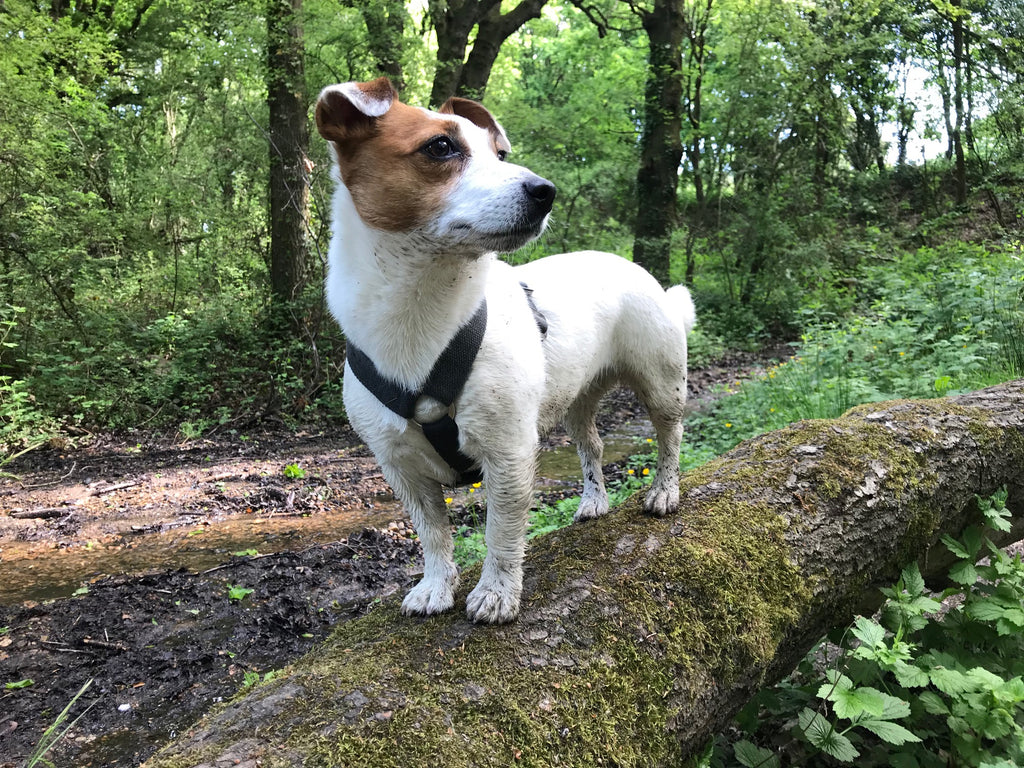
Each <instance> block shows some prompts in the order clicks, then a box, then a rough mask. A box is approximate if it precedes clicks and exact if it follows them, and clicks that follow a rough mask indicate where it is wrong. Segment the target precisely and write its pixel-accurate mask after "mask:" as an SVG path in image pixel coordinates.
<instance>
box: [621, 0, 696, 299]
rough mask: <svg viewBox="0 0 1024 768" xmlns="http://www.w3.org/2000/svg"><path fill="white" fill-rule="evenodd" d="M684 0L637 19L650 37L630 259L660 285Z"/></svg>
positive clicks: (676, 140) (673, 174)
mask: <svg viewBox="0 0 1024 768" xmlns="http://www.w3.org/2000/svg"><path fill="white" fill-rule="evenodd" d="M684 5H685V0H655V2H654V7H653V8H652V10H650V11H645V12H643V15H642V16H641V21H642V22H643V27H644V30H645V31H646V32H647V37H648V39H649V40H650V55H649V59H648V65H647V86H646V93H645V96H644V125H643V133H642V135H641V137H640V168H639V170H638V171H637V176H636V188H637V189H636V195H637V213H636V227H635V229H634V232H633V261H635V262H636V263H637V264H640V265H642V266H643V267H645V268H646V269H647V271H648V272H650V273H651V274H652V275H654V277H655V278H657V280H658V282H660V283H661V284H662V285H667V284H668V280H669V274H668V273H669V261H670V257H671V246H672V231H673V230H674V229H675V225H676V213H677V202H676V186H677V185H678V183H679V162H680V160H682V157H683V142H682V136H681V132H682V127H683V115H682V97H683V85H682V67H683V65H682V45H683V36H684V34H685V18H684V12H685V8H684Z"/></svg>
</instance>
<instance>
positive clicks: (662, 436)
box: [637, 374, 686, 517]
mask: <svg viewBox="0 0 1024 768" xmlns="http://www.w3.org/2000/svg"><path fill="white" fill-rule="evenodd" d="M666 384H667V386H666ZM637 394H638V395H639V396H640V399H641V400H642V401H643V402H644V405H645V407H646V408H647V412H648V414H650V417H651V422H652V423H653V424H654V431H655V433H656V434H657V436H658V466H657V469H656V471H655V475H654V481H653V482H652V483H651V487H650V488H649V489H648V491H647V496H646V498H645V499H644V512H646V513H647V514H649V515H655V516H657V517H662V516H664V515H668V514H671V513H673V512H675V511H676V510H677V509H678V508H679V447H680V445H681V444H682V442H683V415H684V412H685V411H684V406H685V404H686V376H685V374H684V375H683V376H682V377H681V378H677V379H676V381H675V383H674V384H670V383H668V382H666V383H662V384H660V386H654V387H644V388H640V389H638V391H637Z"/></svg>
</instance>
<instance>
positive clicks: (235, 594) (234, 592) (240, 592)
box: [228, 584, 254, 600]
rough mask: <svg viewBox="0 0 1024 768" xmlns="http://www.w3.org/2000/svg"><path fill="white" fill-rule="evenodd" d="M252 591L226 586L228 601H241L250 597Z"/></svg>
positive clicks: (245, 588)
mask: <svg viewBox="0 0 1024 768" xmlns="http://www.w3.org/2000/svg"><path fill="white" fill-rule="evenodd" d="M253 591H254V590H252V589H248V588H247V587H236V586H234V585H232V584H228V600H241V599H243V598H245V597H248V596H249V595H251V594H252V593H253Z"/></svg>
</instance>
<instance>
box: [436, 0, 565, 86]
mask: <svg viewBox="0 0 1024 768" xmlns="http://www.w3.org/2000/svg"><path fill="white" fill-rule="evenodd" d="M546 2H547V0H523V1H522V2H521V3H519V4H518V5H517V6H516V7H515V8H513V9H512V10H510V11H509V12H508V13H502V12H501V5H500V4H499V5H495V6H493V7H492V8H491V10H490V11H488V12H487V13H486V14H484V15H483V16H482V17H481V18H480V21H479V22H478V24H477V31H476V37H475V38H474V39H473V50H471V51H470V52H469V58H468V59H467V60H466V64H465V66H464V67H462V71H461V72H460V73H459V82H458V85H457V86H456V87H455V93H456V95H458V96H463V97H465V98H467V99H477V100H479V99H482V98H483V97H484V91H485V90H486V88H487V81H488V80H489V79H490V77H491V69H492V68H493V67H494V62H495V61H496V60H497V58H498V52H499V51H500V50H501V45H502V43H504V42H505V41H506V40H508V38H510V37H511V36H512V35H513V34H515V32H516V31H517V30H518V29H519V28H520V27H522V26H523V25H524V24H525V23H526V22H528V21H530V19H536V18H537V17H538V16H540V12H541V9H542V8H543V7H544V4H545V3H546Z"/></svg>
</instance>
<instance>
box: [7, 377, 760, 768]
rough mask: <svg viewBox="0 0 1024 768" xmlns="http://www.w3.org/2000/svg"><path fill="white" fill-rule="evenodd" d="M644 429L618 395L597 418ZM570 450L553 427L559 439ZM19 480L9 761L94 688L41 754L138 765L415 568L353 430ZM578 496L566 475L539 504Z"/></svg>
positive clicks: (143, 448) (698, 386)
mask: <svg viewBox="0 0 1024 768" xmlns="http://www.w3.org/2000/svg"><path fill="white" fill-rule="evenodd" d="M756 367H757V361H756V360H752V359H739V360H731V361H727V362H725V363H723V364H722V365H719V366H715V367H714V368H709V369H705V370H701V371H695V372H693V374H692V375H691V388H692V389H693V392H692V393H691V394H693V395H696V396H697V399H698V400H700V399H703V398H707V397H708V393H710V392H711V391H712V389H713V388H714V385H715V384H718V383H724V382H727V381H731V380H734V379H736V378H738V377H742V376H743V375H745V374H746V373H748V372H749V371H750V370H751V369H754V368H756ZM642 418H643V413H642V411H641V410H640V409H639V407H638V406H637V405H636V402H635V400H633V399H632V397H631V396H629V395H627V394H626V393H619V394H616V395H614V396H613V397H611V398H609V400H608V404H607V406H606V407H605V409H604V411H603V414H602V424H601V426H602V429H603V430H604V431H607V430H614V429H616V428H618V427H622V426H623V425H628V424H634V423H635V422H636V421H637V420H638V419H642ZM640 429H641V430H642V427H641V428H640ZM565 442H566V440H565V437H564V435H561V434H555V435H552V436H551V437H550V438H549V440H548V446H549V447H552V446H560V445H564V444H565ZM9 469H11V471H13V472H14V473H16V474H17V476H18V477H17V479H9V478H8V479H2V480H0V685H2V686H5V687H4V688H0V768H8V767H10V768H13V766H16V765H21V764H22V763H23V761H24V759H25V758H26V757H27V755H28V754H29V753H30V752H31V750H32V749H33V748H34V746H35V745H36V744H37V743H38V742H39V739H40V735H41V734H42V732H43V731H44V729H45V728H46V727H47V726H48V725H50V724H51V723H53V722H54V720H55V719H56V717H57V715H58V714H59V713H60V711H61V710H62V709H63V707H64V706H65V705H66V704H67V703H68V702H69V701H71V699H72V698H73V697H74V695H75V694H76V692H77V691H78V690H79V689H80V688H81V686H82V685H83V684H84V683H85V682H86V681H88V680H92V681H93V682H92V684H91V686H90V688H89V690H88V691H87V692H86V694H85V695H83V696H82V698H81V700H80V701H79V702H78V703H77V704H76V706H75V708H74V710H73V714H74V715H78V714H80V713H81V712H83V711H85V710H86V708H87V707H90V708H89V709H88V711H87V712H86V714H85V715H84V716H83V717H82V719H81V720H80V721H79V722H78V723H77V725H76V726H75V728H74V729H73V730H72V731H71V732H70V734H69V736H68V737H67V738H66V739H65V740H64V741H62V742H61V744H60V745H59V746H58V747H57V749H56V750H55V751H54V752H52V753H51V754H50V759H51V760H52V761H53V762H54V763H55V764H56V765H57V766H72V765H74V766H135V765H138V764H139V763H140V762H141V761H142V760H143V759H145V758H146V757H147V756H149V755H150V754H152V752H153V751H154V750H155V749H156V748H157V747H159V746H160V745H161V744H162V743H164V742H165V741H166V740H167V739H169V738H171V737H173V736H174V735H175V734H176V733H177V732H179V731H180V730H181V729H183V728H186V727H188V725H189V724H190V723H192V722H193V721H194V720H195V719H196V718H197V717H198V716H199V715H201V714H202V713H203V712H204V711H206V710H207V709H208V708H209V707H210V706H211V705H213V704H214V703H216V702H217V701H220V700H221V699H223V698H224V697H228V696H231V695H233V694H234V693H235V692H236V691H238V690H239V689H240V688H241V687H243V686H244V685H247V684H251V683H252V682H254V681H255V680H256V679H258V677H259V676H260V675H265V674H267V673H268V672H271V671H272V670H273V669H275V668H278V667H280V666H281V665H283V664H284V663H286V662H287V661H288V660H289V659H292V658H295V657H296V656H298V655H299V654H301V653H303V652H305V651H306V650H308V649H309V648H310V647H311V646H312V645H313V644H314V643H316V642H317V641H318V640H319V639H321V638H322V637H324V636H325V634H326V633H327V632H328V631H329V629H330V627H331V626H332V625H334V624H336V623H337V622H339V621H344V620H347V619H349V618H352V617H354V616H357V615H359V614H360V613H361V612H363V611H364V610H365V609H366V607H367V606H368V605H369V604H370V603H372V602H373V601H374V600H376V599H379V598H380V597H382V596H386V595H389V594H391V593H393V592H395V591H398V590H401V589H404V588H406V587H407V586H409V585H410V583H411V582H412V581H413V580H414V579H415V578H416V577H417V576H418V574H419V571H420V569H421V567H422V566H421V561H420V553H419V545H418V543H417V542H416V541H415V539H414V538H412V534H411V531H410V530H409V528H408V527H407V525H406V523H405V521H404V516H403V513H402V511H401V508H400V506H399V505H397V504H396V503H395V501H394V499H393V498H392V496H391V494H390V490H389V489H388V487H387V485H386V484H385V483H384V480H383V478H382V477H381V475H380V471H379V469H378V467H377V465H376V464H375V463H374V461H373V459H372V457H371V456H370V455H369V453H368V452H367V451H366V449H365V447H363V446H362V445H361V444H359V442H358V440H357V439H356V437H355V436H354V435H353V434H352V433H351V432H350V431H349V430H348V429H347V428H345V429H340V430H338V431H336V432H334V433H332V434H315V435H314V434H308V433H302V432H299V433H285V432H264V433H253V434H246V435H242V434H232V435H224V436H220V437H217V438H216V439H207V440H202V441H198V442H192V443H189V444H187V445H182V444H178V443H176V442H175V441H173V440H171V439H152V438H149V437H143V436H141V434H140V436H134V435H127V436H120V437H116V438H115V437H110V436H106V437H102V438H98V439H94V440H92V441H91V442H90V443H89V444H88V445H87V446H85V447H79V448H70V447H68V448H66V449H64V450H61V449H60V447H59V446H58V447H54V448H51V449H48V450H45V451H37V452H34V453H31V454H28V455H26V456H25V457H24V458H23V459H22V460H21V461H20V462H19V463H18V464H17V465H15V466H14V467H11V468H9ZM610 470H611V471H612V472H613V473H614V472H615V471H616V467H615V466H612V467H610ZM578 492H579V488H578V486H576V485H575V484H574V483H573V482H572V481H571V480H570V481H568V482H565V481H563V482H562V483H561V484H560V485H558V486H557V487H555V488H554V489H553V490H550V491H548V494H549V495H552V496H563V495H569V494H576V493H578ZM464 501H465V497H460V498H458V499H456V501H455V502H454V504H453V512H454V513H455V514H456V515H457V514H458V512H459V508H460V506H462V504H463V502H464ZM29 681H31V682H29ZM90 705H91V706H90Z"/></svg>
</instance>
